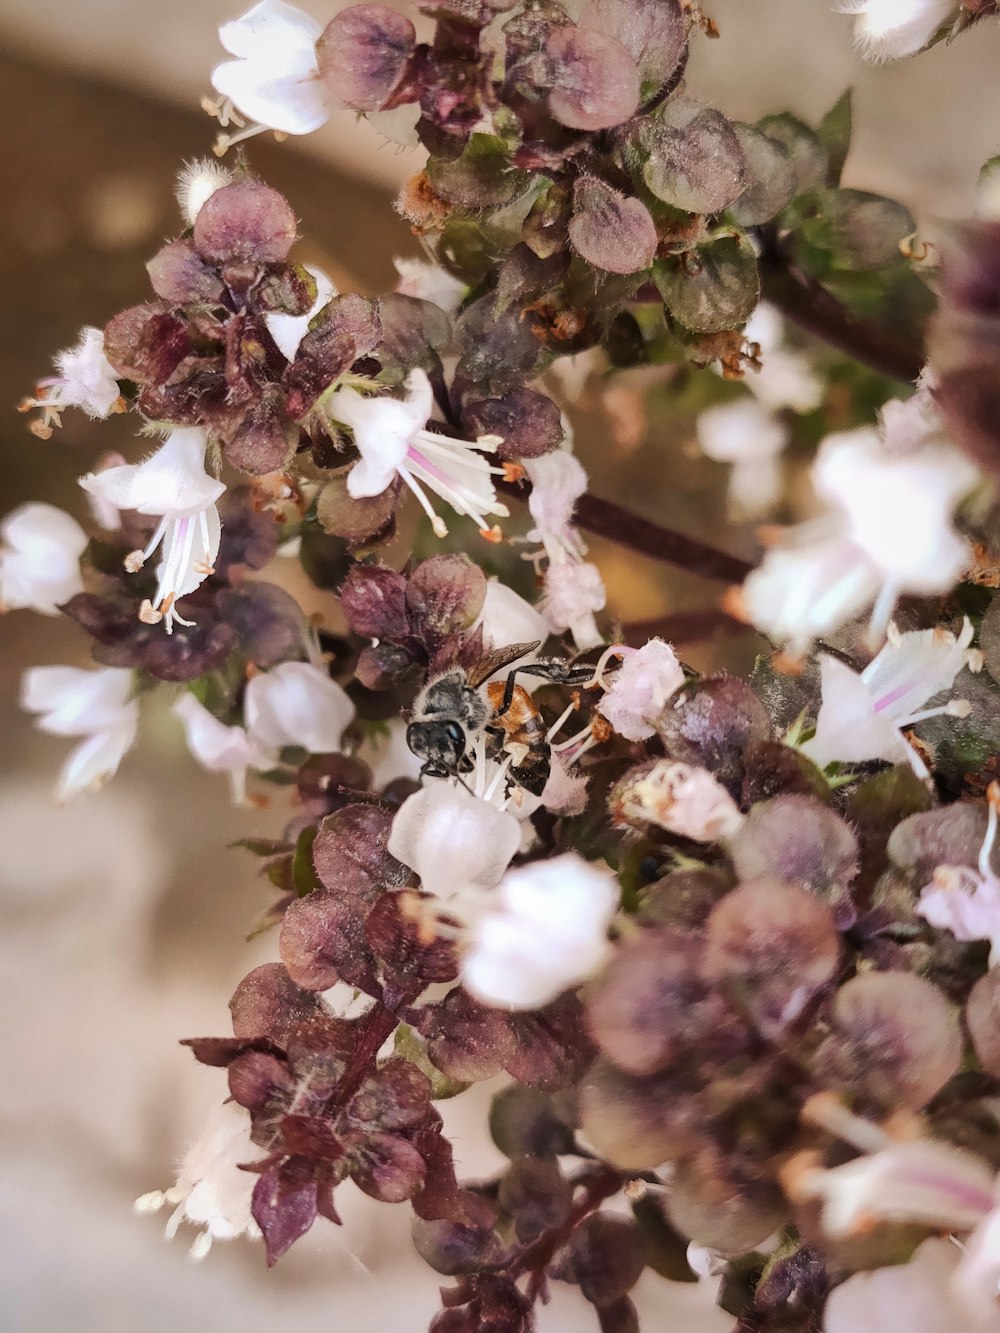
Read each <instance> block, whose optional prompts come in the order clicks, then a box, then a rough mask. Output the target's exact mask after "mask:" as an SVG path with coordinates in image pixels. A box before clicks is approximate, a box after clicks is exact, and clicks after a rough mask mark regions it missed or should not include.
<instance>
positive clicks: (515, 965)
mask: <svg viewBox="0 0 1000 1333" xmlns="http://www.w3.org/2000/svg"><path fill="white" fill-rule="evenodd" d="M618 899H619V890H618V885H617V883H616V881H615V878H614V876H613V875H612V873H611V872H610V870H608V869H607V867H604V866H596V865H589V864H588V863H587V862H586V861H584V860H583V858H582V857H581V856H579V855H578V854H577V853H576V852H568V853H566V854H565V855H563V856H557V857H555V858H554V859H553V860H551V861H536V862H533V863H532V864H531V865H527V866H522V867H520V868H519V869H517V870H511V871H509V872H508V873H507V874H506V875H505V876H504V878H503V879H502V880H501V882H500V885H499V888H498V889H497V891H496V894H495V895H494V896H493V898H492V899H491V902H490V905H489V906H488V907H487V908H486V910H485V911H484V912H483V914H482V915H481V916H480V917H479V919H478V920H477V921H475V922H474V923H473V925H472V927H471V928H470V932H469V943H468V948H467V951H466V953H465V957H464V961H463V964H462V982H463V985H464V986H465V988H466V990H468V991H470V992H471V993H472V994H473V995H474V996H475V997H476V998H477V999H479V1000H482V1001H483V1002H484V1003H485V1004H491V1005H497V1006H500V1007H502V1008H505V1009H538V1008H540V1007H541V1006H542V1005H545V1004H548V1003H549V1002H550V1001H551V1000H554V999H555V998H556V996H557V995H560V994H561V993H562V992H563V991H564V990H567V989H568V988H569V987H570V986H575V985H578V984H579V983H580V982H581V981H584V980H586V978H587V977H589V976H591V975H592V974H593V973H594V972H596V971H597V970H598V968H600V967H601V965H602V964H603V963H604V962H605V960H606V958H607V956H608V954H609V952H610V945H609V943H608V925H609V923H610V921H611V918H612V917H613V916H614V914H615V911H616V910H617V907H618Z"/></svg>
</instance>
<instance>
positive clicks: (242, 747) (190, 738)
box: [170, 693, 276, 805]
mask: <svg viewBox="0 0 1000 1333" xmlns="http://www.w3.org/2000/svg"><path fill="white" fill-rule="evenodd" d="M170 711H171V712H172V713H173V714H174V716H175V717H178V718H180V720H181V722H182V723H183V725H184V737H185V740H186V741H187V746H188V749H189V750H190V751H191V754H192V755H193V756H194V758H195V759H197V761H198V763H199V764H201V766H202V768H207V769H208V771H209V772H210V773H228V774H229V782H230V787H231V789H232V793H233V803H234V804H235V805H243V804H244V803H245V801H246V789H247V769H250V768H255V769H257V770H258V771H260V772H263V771H265V770H266V769H269V768H273V767H274V765H275V763H276V758H275V755H274V752H273V750H269V749H268V748H267V747H265V746H264V745H263V744H262V743H261V742H260V741H259V740H257V739H256V738H255V737H253V736H249V735H247V732H246V731H245V730H244V728H243V727H238V726H236V727H227V726H226V724H225V723H224V722H220V721H219V719H218V718H217V717H214V716H213V715H212V714H211V713H210V712H209V711H208V709H207V708H206V707H205V706H204V704H200V703H199V702H198V700H197V699H196V698H195V697H194V695H193V694H190V693H184V694H182V695H181V697H180V698H179V699H178V700H177V702H176V703H175V704H174V705H173V707H172V708H171V710H170Z"/></svg>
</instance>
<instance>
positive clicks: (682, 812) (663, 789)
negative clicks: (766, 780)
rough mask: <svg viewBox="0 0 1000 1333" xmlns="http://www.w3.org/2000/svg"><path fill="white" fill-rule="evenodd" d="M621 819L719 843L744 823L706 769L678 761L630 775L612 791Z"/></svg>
mask: <svg viewBox="0 0 1000 1333" xmlns="http://www.w3.org/2000/svg"><path fill="white" fill-rule="evenodd" d="M610 807H611V811H612V814H613V815H614V817H615V819H616V821H617V822H619V823H639V824H642V823H649V824H657V825H659V827H660V828H664V829H666V830H667V831H668V832H670V833H676V834H678V835H679V836H680V837H682V838H691V839H692V840H693V841H695V842H717V841H718V840H719V839H720V838H728V837H730V836H731V835H732V834H734V833H735V832H736V830H737V829H738V828H739V826H740V824H741V823H742V822H743V815H742V814H740V811H739V807H738V806H737V805H736V802H735V801H734V800H733V798H732V797H731V796H730V795H729V793H728V792H727V791H726V789H725V787H723V785H722V784H721V782H719V781H718V779H717V778H715V777H714V776H713V775H712V774H711V773H709V771H708V769H707V768H699V767H697V766H696V765H694V764H685V763H683V762H681V761H680V760H676V759H658V760H656V761H655V763H652V764H650V765H649V766H647V767H644V768H640V769H639V770H637V771H635V772H633V773H628V774H626V775H625V777H624V778H623V779H622V780H621V782H619V783H618V785H617V786H616V787H615V789H614V791H613V792H612V795H611V800H610Z"/></svg>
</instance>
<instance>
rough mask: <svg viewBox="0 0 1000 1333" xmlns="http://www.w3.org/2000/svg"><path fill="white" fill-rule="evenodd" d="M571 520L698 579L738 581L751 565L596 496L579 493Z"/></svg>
mask: <svg viewBox="0 0 1000 1333" xmlns="http://www.w3.org/2000/svg"><path fill="white" fill-rule="evenodd" d="M497 490H500V491H503V492H504V493H505V494H506V495H512V496H514V497H515V499H518V500H527V498H528V496H529V495H530V494H531V486H530V484H529V483H528V482H518V483H510V482H503V481H501V482H498V483H497ZM573 521H574V522H575V523H576V524H577V526H578V527H581V528H583V529H584V531H585V532H590V533H593V534H594V536H597V537H605V538H607V540H608V541H611V542H614V543H615V545H616V546H624V547H625V548H626V550H629V551H635V552H636V553H637V554H638V555H644V556H647V557H648V558H649V559H650V560H660V561H663V562H664V563H665V564H668V565H676V566H677V567H678V568H679V569H686V570H687V571H688V572H689V573H691V574H698V575H700V576H701V577H702V578H706V579H719V580H721V581H723V582H725V583H742V581H743V580H744V579H745V578H746V576H747V574H749V573H750V570H751V569H752V568H753V566H752V565H751V564H749V563H748V562H747V561H746V560H743V559H741V558H740V557H739V556H738V555H730V554H729V553H728V552H727V551H720V550H717V549H716V547H714V546H708V545H707V544H706V543H705V542H700V541H696V540H695V538H694V537H685V536H684V534H683V533H681V532H673V531H672V530H671V529H670V528H664V527H661V526H660V524H659V523H654V522H653V521H652V519H648V518H643V517H642V516H641V515H639V514H633V513H631V512H630V511H629V510H627V509H623V508H622V507H621V506H620V505H617V504H614V503H613V501H611V500H602V499H601V497H600V496H598V495H581V496H580V499H579V500H578V501H577V504H576V510H575V511H574V514H573Z"/></svg>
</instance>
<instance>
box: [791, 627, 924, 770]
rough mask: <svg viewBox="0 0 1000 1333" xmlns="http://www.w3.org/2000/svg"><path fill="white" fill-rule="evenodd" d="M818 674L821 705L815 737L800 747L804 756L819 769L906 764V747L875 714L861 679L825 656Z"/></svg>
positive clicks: (871, 701)
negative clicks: (871, 763) (883, 762)
mask: <svg viewBox="0 0 1000 1333" xmlns="http://www.w3.org/2000/svg"><path fill="white" fill-rule="evenodd" d="M820 671H821V682H822V691H823V702H822V704H821V706H820V710H819V716H818V717H817V719H816V734H815V736H813V737H812V739H811V740H808V741H806V742H805V743H804V744H803V745H802V746H801V749H802V752H803V754H807V755H808V756H809V758H810V759H811V760H812V761H813V763H814V764H817V765H818V766H819V767H820V768H825V767H826V765H827V764H832V763H842V764H857V763H864V762H865V761H866V760H869V759H885V760H887V761H888V762H890V763H897V764H898V763H907V762H909V759H910V750H909V747H908V746H907V744H906V742H905V741H904V739H903V737H902V735H901V734H900V732H899V730H898V729H897V728H896V727H895V726H893V724H892V722H891V721H890V720H889V719H888V718H887V717H884V716H883V715H882V714H880V713H878V712H876V709H875V704H874V700H873V699H872V696H871V694H870V693H869V691H868V687H867V686H866V684H865V682H864V680H863V679H862V678H861V676H859V675H858V673H857V672H856V671H852V670H851V668H850V667H849V666H846V665H845V664H844V663H843V662H841V661H839V660H838V659H837V658H836V657H831V656H829V654H827V653H824V654H822V655H821V657H820Z"/></svg>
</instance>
